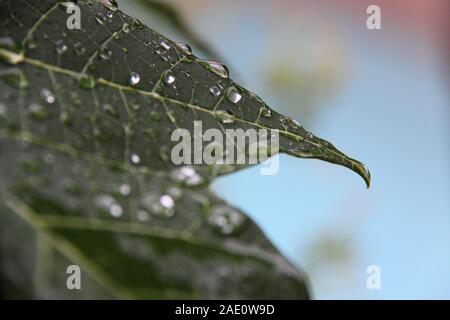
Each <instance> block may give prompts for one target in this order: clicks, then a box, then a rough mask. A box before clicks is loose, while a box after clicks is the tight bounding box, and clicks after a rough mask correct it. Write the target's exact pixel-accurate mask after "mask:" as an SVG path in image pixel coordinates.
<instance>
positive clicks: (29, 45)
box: [27, 38, 37, 50]
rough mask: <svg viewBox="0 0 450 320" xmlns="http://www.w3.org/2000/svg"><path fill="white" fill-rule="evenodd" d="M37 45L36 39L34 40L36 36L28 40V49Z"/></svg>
mask: <svg viewBox="0 0 450 320" xmlns="http://www.w3.org/2000/svg"><path fill="white" fill-rule="evenodd" d="M36 46H37V44H36V41H35V40H34V38H29V39H28V40H27V48H28V49H30V50H33V49H35V48H36Z"/></svg>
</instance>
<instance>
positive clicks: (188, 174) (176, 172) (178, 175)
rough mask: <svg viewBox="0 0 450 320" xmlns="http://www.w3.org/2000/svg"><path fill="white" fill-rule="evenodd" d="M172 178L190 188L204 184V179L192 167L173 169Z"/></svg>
mask: <svg viewBox="0 0 450 320" xmlns="http://www.w3.org/2000/svg"><path fill="white" fill-rule="evenodd" d="M170 177H171V178H172V179H173V180H174V181H176V182H179V183H183V184H185V185H188V186H197V185H199V184H201V183H203V181H204V180H203V178H202V177H201V176H200V175H199V174H198V173H197V172H196V171H195V170H194V168H193V167H191V166H183V167H181V168H176V169H173V170H172V172H171V173H170Z"/></svg>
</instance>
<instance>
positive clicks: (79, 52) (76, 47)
mask: <svg viewBox="0 0 450 320" xmlns="http://www.w3.org/2000/svg"><path fill="white" fill-rule="evenodd" d="M73 49H74V50H75V53H76V54H77V55H79V56H80V55H83V54H84V53H85V52H86V48H85V47H83V45H82V44H81V42H77V43H75V44H74V45H73Z"/></svg>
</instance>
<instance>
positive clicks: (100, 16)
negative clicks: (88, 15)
mask: <svg viewBox="0 0 450 320" xmlns="http://www.w3.org/2000/svg"><path fill="white" fill-rule="evenodd" d="M95 20H97V22H98V23H99V24H104V23H105V22H106V21H107V20H108V18H107V17H106V15H105V14H104V13H103V12H97V14H96V15H95Z"/></svg>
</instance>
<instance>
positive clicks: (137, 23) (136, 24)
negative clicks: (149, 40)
mask: <svg viewBox="0 0 450 320" xmlns="http://www.w3.org/2000/svg"><path fill="white" fill-rule="evenodd" d="M133 27H134V28H136V29H142V28H143V27H144V24H143V23H142V22H141V21H140V20H138V19H135V20H134V21H133Z"/></svg>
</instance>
